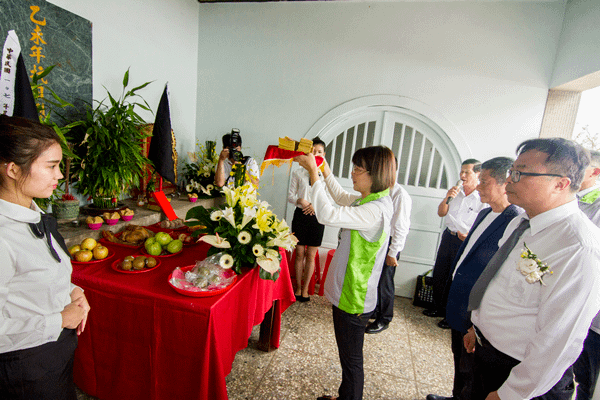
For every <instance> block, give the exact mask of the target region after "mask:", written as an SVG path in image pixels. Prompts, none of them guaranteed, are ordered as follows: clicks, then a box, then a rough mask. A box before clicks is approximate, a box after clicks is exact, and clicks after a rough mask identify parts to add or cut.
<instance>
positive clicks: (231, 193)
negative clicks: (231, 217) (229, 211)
mask: <svg viewBox="0 0 600 400" xmlns="http://www.w3.org/2000/svg"><path fill="white" fill-rule="evenodd" d="M223 193H225V202H226V203H227V205H228V206H229V207H234V206H235V204H236V203H237V201H238V199H239V194H238V193H237V192H236V191H235V190H232V189H231V188H229V187H227V186H223Z"/></svg>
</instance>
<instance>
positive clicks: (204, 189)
mask: <svg viewBox="0 0 600 400" xmlns="http://www.w3.org/2000/svg"><path fill="white" fill-rule="evenodd" d="M200 190H201V191H202V193H204V194H205V195H207V196H210V190H208V189H206V188H205V187H204V186H202V185H200Z"/></svg>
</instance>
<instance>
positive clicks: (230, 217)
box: [223, 207, 235, 227]
mask: <svg viewBox="0 0 600 400" xmlns="http://www.w3.org/2000/svg"><path fill="white" fill-rule="evenodd" d="M223 218H225V219H226V220H227V222H229V223H230V224H231V226H233V227H235V214H234V212H233V208H231V207H226V208H225V210H223Z"/></svg>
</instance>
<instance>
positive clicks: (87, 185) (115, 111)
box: [72, 70, 152, 208]
mask: <svg viewBox="0 0 600 400" xmlns="http://www.w3.org/2000/svg"><path fill="white" fill-rule="evenodd" d="M150 83H151V82H146V83H144V84H142V85H140V86H137V87H134V88H133V89H130V90H127V86H128V85H129V70H127V72H125V76H124V77H123V91H122V93H121V96H120V97H119V98H118V99H116V98H115V97H114V96H112V95H111V94H110V93H109V92H108V90H106V92H107V94H108V100H109V102H110V104H108V105H107V104H105V101H106V99H104V100H103V101H101V102H98V105H97V106H96V107H95V108H93V107H92V106H91V105H89V104H88V107H87V110H86V117H85V119H84V120H83V121H80V123H79V129H78V130H77V132H78V133H77V137H76V138H75V140H74V142H75V143H76V145H75V147H74V152H75V154H77V155H78V156H79V157H80V158H81V162H80V163H75V164H74V165H72V168H73V173H74V174H75V175H76V177H77V182H76V183H75V188H76V189H77V191H78V192H79V193H80V194H82V195H85V196H89V197H91V198H92V199H93V201H94V204H95V205H96V206H98V207H101V208H109V207H111V206H113V205H114V204H113V203H116V202H117V200H118V199H119V198H120V196H121V195H122V194H125V193H127V191H128V190H129V189H130V188H131V187H135V186H139V185H140V182H141V179H142V174H143V171H144V169H145V168H146V166H147V165H148V164H151V161H150V160H148V158H147V157H145V156H144V154H143V152H142V141H143V140H144V138H145V137H147V136H148V135H146V134H144V133H142V131H141V129H140V126H141V125H143V124H145V123H146V122H145V121H144V120H143V119H142V117H140V116H139V115H138V114H137V112H136V107H140V108H142V109H144V110H147V111H150V112H152V111H151V109H150V107H149V105H148V103H147V102H146V101H145V100H144V99H143V98H142V97H141V96H140V95H139V94H137V92H138V91H139V90H141V89H143V88H145V87H146V86H147V85H149V84H150ZM105 89H106V88H105ZM135 98H139V99H141V101H143V104H142V103H140V102H137V101H133V99H135Z"/></svg>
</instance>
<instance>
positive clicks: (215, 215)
mask: <svg viewBox="0 0 600 400" xmlns="http://www.w3.org/2000/svg"><path fill="white" fill-rule="evenodd" d="M221 218H223V211H221V210H216V211H213V212H212V213H211V214H210V219H211V221H219V220H220V219H221Z"/></svg>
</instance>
